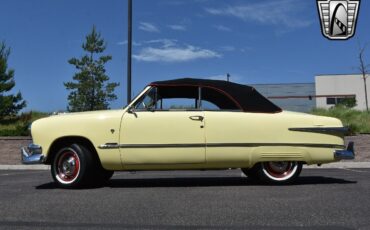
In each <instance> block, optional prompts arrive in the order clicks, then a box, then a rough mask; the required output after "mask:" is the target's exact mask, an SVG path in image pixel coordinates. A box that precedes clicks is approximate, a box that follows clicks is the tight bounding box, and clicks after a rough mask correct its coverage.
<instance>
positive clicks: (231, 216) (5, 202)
mask: <svg viewBox="0 0 370 230" xmlns="http://www.w3.org/2000/svg"><path fill="white" fill-rule="evenodd" d="M0 228H1V229H30V228H34V229H66V228H67V229H68V228H74V229H86V228H89V229H101V228H109V229H112V228H117V229H370V169H304V170H303V172H302V174H301V177H300V178H299V180H298V181H297V182H296V183H295V184H293V185H289V186H267V185H260V184H254V183H252V182H251V181H249V180H248V179H247V178H245V177H242V176H241V172H240V171H239V170H226V171H171V172H137V173H129V172H118V173H116V174H115V175H114V176H113V178H112V180H111V181H110V182H109V183H108V184H107V185H106V186H105V187H98V188H89V189H80V190H63V189H59V188H57V187H55V185H54V183H52V180H51V177H50V173H49V172H48V171H22V170H17V171H13V170H10V171H7V170H0Z"/></svg>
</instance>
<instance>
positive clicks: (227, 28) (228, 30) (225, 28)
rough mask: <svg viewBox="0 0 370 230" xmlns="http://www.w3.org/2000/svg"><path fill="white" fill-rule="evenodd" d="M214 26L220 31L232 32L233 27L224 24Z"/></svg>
mask: <svg viewBox="0 0 370 230" xmlns="http://www.w3.org/2000/svg"><path fill="white" fill-rule="evenodd" d="M213 27H214V28H216V29H217V30H219V31H225V32H230V31H232V29H231V28H230V27H227V26H223V25H215V26H213Z"/></svg>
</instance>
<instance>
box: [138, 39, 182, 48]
mask: <svg viewBox="0 0 370 230" xmlns="http://www.w3.org/2000/svg"><path fill="white" fill-rule="evenodd" d="M176 42H177V40H175V39H166V38H164V39H155V40H149V41H145V42H144V43H146V44H155V43H159V44H162V46H163V47H164V48H168V47H171V46H175V45H176Z"/></svg>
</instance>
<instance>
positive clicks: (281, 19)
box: [206, 0, 312, 28]
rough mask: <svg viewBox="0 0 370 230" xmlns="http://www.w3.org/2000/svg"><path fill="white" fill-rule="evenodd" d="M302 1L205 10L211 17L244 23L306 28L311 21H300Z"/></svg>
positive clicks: (283, 1) (275, 0)
mask: <svg viewBox="0 0 370 230" xmlns="http://www.w3.org/2000/svg"><path fill="white" fill-rule="evenodd" d="M304 2H305V1H302V0H274V1H271V2H259V3H250V4H243V5H235V6H227V7H226V8H222V9H221V8H206V11H207V12H208V13H209V14H212V15H221V16H222V15H224V16H233V17H236V18H239V19H242V20H244V21H255V22H258V23H261V24H269V25H276V26H284V27H288V28H300V27H307V26H309V25H311V24H312V21H309V20H306V19H302V17H301V16H300V15H299V12H301V11H302V9H304V7H305V5H303V4H305V3H304Z"/></svg>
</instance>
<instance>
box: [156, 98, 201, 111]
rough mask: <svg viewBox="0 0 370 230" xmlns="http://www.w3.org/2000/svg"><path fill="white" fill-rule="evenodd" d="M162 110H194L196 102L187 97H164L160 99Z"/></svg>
mask: <svg viewBox="0 0 370 230" xmlns="http://www.w3.org/2000/svg"><path fill="white" fill-rule="evenodd" d="M160 103H161V108H162V110H194V109H196V102H195V100H194V99H188V98H164V99H162V100H161V101H160Z"/></svg>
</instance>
